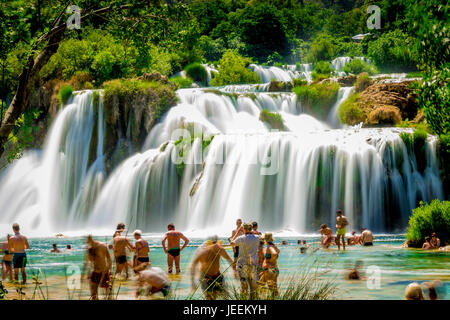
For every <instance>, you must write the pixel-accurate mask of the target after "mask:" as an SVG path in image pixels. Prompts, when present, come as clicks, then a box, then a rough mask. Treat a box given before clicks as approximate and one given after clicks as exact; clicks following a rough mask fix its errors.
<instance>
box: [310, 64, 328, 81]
mask: <svg viewBox="0 0 450 320" xmlns="http://www.w3.org/2000/svg"><path fill="white" fill-rule="evenodd" d="M332 73H333V68H332V67H331V63H329V62H328V61H319V62H317V63H315V64H314V70H313V72H312V73H311V77H312V78H313V80H317V81H320V80H323V79H326V78H329V77H330V75H331V74H332Z"/></svg>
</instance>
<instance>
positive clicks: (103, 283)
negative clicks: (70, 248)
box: [81, 235, 112, 300]
mask: <svg viewBox="0 0 450 320" xmlns="http://www.w3.org/2000/svg"><path fill="white" fill-rule="evenodd" d="M86 243H87V244H88V248H87V252H86V255H85V260H84V266H83V272H82V274H81V279H83V277H84V274H85V270H86V267H87V266H88V265H89V268H90V271H91V270H92V271H91V272H90V275H89V279H90V283H89V287H90V290H91V299H92V300H98V287H99V286H100V287H102V288H104V289H105V295H106V296H107V295H108V293H109V290H110V273H111V266H112V261H111V256H110V255H109V251H108V248H107V247H106V245H105V244H103V243H101V242H99V241H96V240H94V239H93V238H92V236H91V235H89V236H88V237H87V240H86Z"/></svg>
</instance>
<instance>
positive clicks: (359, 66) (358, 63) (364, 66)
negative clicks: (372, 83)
mask: <svg viewBox="0 0 450 320" xmlns="http://www.w3.org/2000/svg"><path fill="white" fill-rule="evenodd" d="M343 71H344V72H346V73H352V74H360V73H362V72H366V73H368V74H369V75H374V74H376V73H377V70H376V68H375V67H374V66H373V65H371V64H369V63H367V62H365V61H363V60H361V59H358V58H355V59H353V60H352V61H350V62H349V63H347V64H346V65H345V66H344V68H343Z"/></svg>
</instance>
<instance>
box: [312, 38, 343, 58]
mask: <svg viewBox="0 0 450 320" xmlns="http://www.w3.org/2000/svg"><path fill="white" fill-rule="evenodd" d="M336 52H337V46H336V45H334V44H333V43H332V41H331V39H330V38H329V37H327V36H320V37H317V38H316V39H315V40H314V42H313V43H312V44H311V48H310V49H309V52H308V54H307V55H306V60H307V61H308V62H312V63H314V62H319V61H330V60H332V59H333V58H334V57H335V55H336Z"/></svg>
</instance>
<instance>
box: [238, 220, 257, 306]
mask: <svg viewBox="0 0 450 320" xmlns="http://www.w3.org/2000/svg"><path fill="white" fill-rule="evenodd" d="M244 232H245V234H244V235H242V236H239V237H238V236H237V233H236V234H235V235H234V236H233V238H231V245H232V246H239V257H238V260H237V263H236V269H237V272H238V275H239V278H240V281H241V288H242V292H243V293H247V291H248V287H249V285H250V298H251V299H252V298H253V297H254V296H255V293H256V288H257V281H258V247H259V237H258V236H257V235H256V234H253V226H252V224H251V223H245V224H244Z"/></svg>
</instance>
